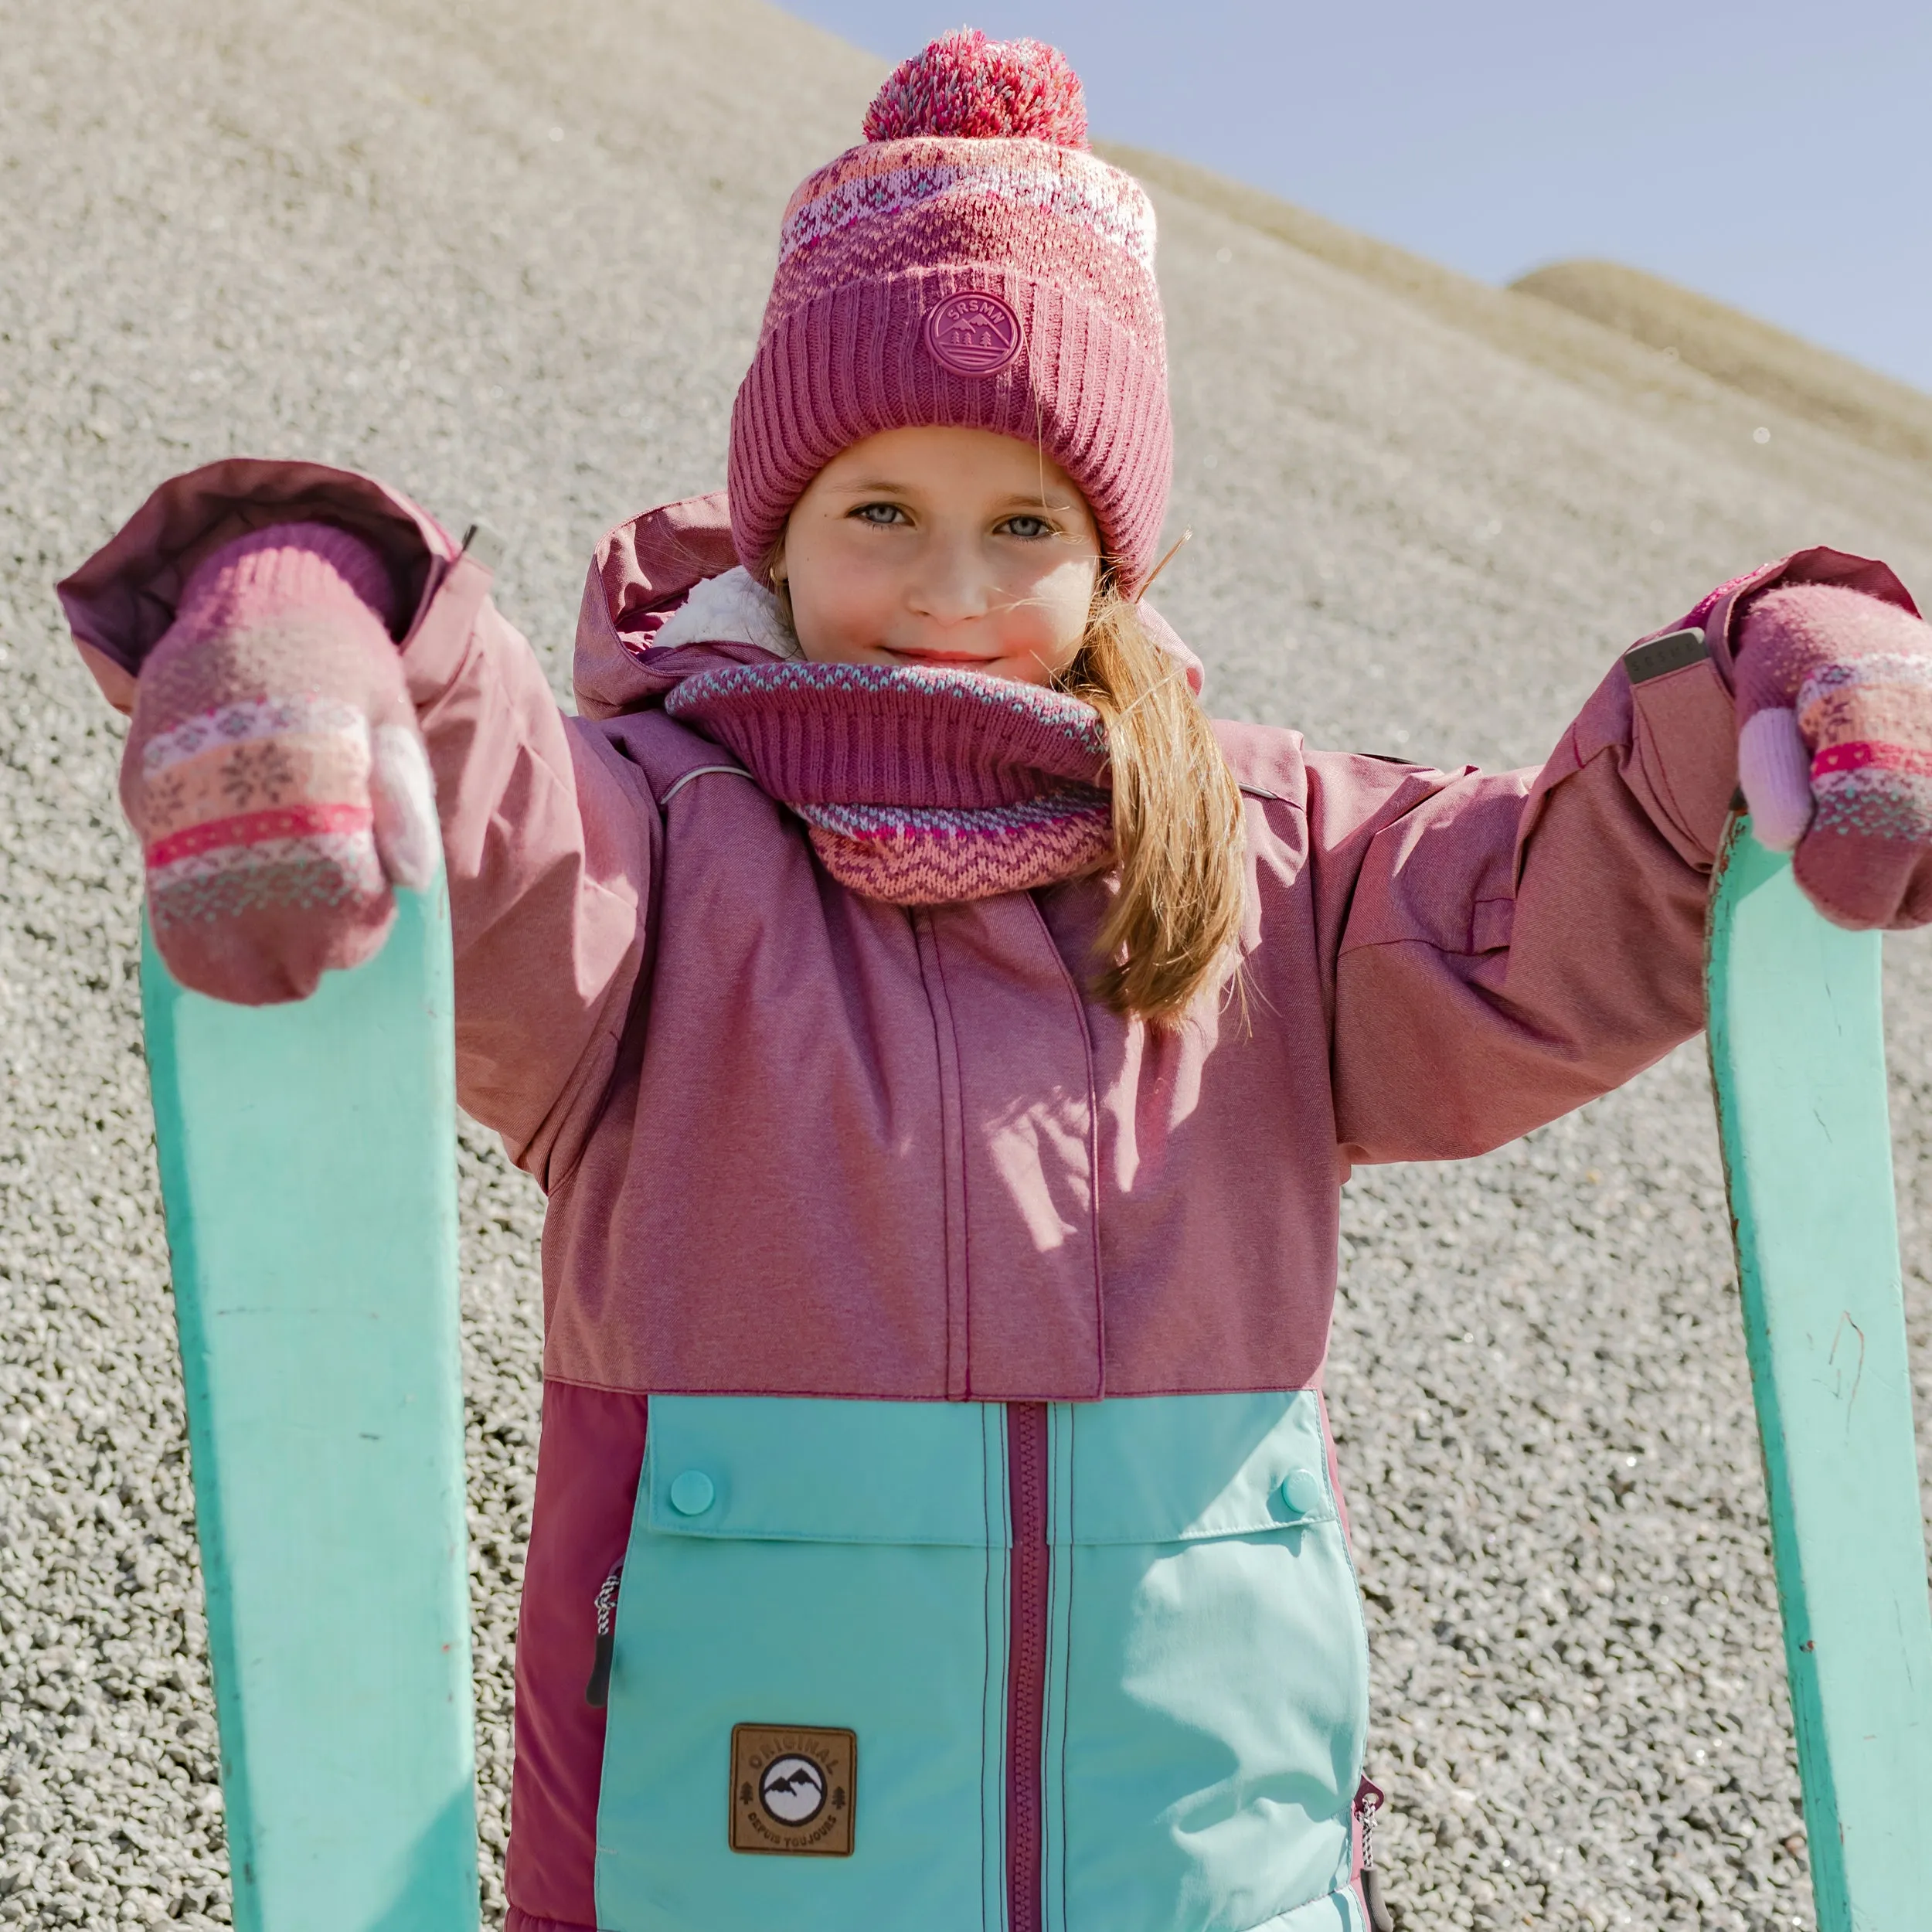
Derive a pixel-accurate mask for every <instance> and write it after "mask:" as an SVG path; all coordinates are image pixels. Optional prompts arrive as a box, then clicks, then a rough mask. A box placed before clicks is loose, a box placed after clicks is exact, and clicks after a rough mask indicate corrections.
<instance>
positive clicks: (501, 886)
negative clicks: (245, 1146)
mask: <svg viewBox="0 0 1932 1932" xmlns="http://www.w3.org/2000/svg"><path fill="white" fill-rule="evenodd" d="M488 587H489V573H488V570H487V569H486V568H485V567H483V566H482V565H481V563H480V562H479V561H478V560H476V559H475V558H474V557H471V556H462V555H460V554H459V553H458V551H457V546H456V545H454V543H451V540H450V539H449V538H448V537H447V536H446V535H445V534H444V532H443V531H442V530H441V529H439V528H438V527H437V526H436V525H435V524H434V522H432V521H431V520H430V519H429V518H428V517H427V516H426V515H424V514H423V512H421V511H420V510H418V509H417V508H416V507H415V506H414V505H413V504H410V502H407V501H406V499H404V498H401V497H400V496H398V495H395V494H394V493H393V492H390V491H389V490H387V489H386V488H383V486H382V485H379V484H377V483H375V482H373V481H371V480H369V478H366V477H362V476H359V475H356V474H354V473H352V472H350V471H342V470H335V469H330V468H325V467H323V466H321V465H320V464H306V463H302V464H298V463H264V462H254V461H231V462H227V463H221V464H213V465H211V466H210V467H209V468H206V469H202V470H198V471H193V472H192V473H191V474H188V475H185V476H182V477H178V478H175V479H173V480H172V481H170V482H168V483H167V484H165V485H163V486H162V488H161V489H159V490H158V491H157V492H155V495H154V496H152V497H151V498H149V500H148V502H147V503H146V504H145V505H143V506H142V508H141V509H140V510H139V511H138V512H136V514H135V515H134V517H133V518H132V519H131V520H130V521H129V522H128V525H127V526H126V527H125V528H124V529H123V530H122V531H121V532H120V533H119V535H117V536H116V537H114V539H112V541H111V542H110V543H108V544H107V546H105V547H104V549H102V550H100V552H99V553H97V555H96V556H94V557H93V558H91V559H90V560H89V561H88V562H87V563H86V564H84V565H83V566H82V567H81V568H80V570H77V572H76V573H74V574H73V576H72V577H70V578H69V579H67V580H66V582H65V583H63V585H62V586H61V587H60V590H61V597H62V600H63V604H65V606H66V610H67V614H68V617H69V620H70V622H71V624H72V625H73V631H74V635H75V638H76V641H77V643H78V644H79V645H80V649H81V651H82V654H83V656H84V657H85V658H86V659H87V663H88V666H89V668H90V670H92V671H93V672H94V675H95V677H96V679H97V680H98V682H100V685H101V687H102V689H103V690H104V692H106V694H107V697H108V698H109V699H110V701H111V702H113V703H114V704H115V705H116V706H117V708H118V709H121V710H123V711H125V712H128V713H130V714H131V716H132V719H133V726H132V729H131V732H130V733H129V736H128V745H127V748H126V751H125V753H124V759H123V767H122V780H121V795H122V798H123V801H124V804H126V806H127V808H128V814H129V817H130V818H131V820H132V821H133V822H134V827H135V829H136V831H137V832H138V834H139V835H140V836H141V844H142V849H143V855H144V858H145V862H146V872H147V896H148V913H149V917H150V920H151V923H152V927H153V929H154V931H155V937H156V940H157V942H158V944H159V945H160V947H161V949H162V954H163V955H164V957H165V958H166V959H167V960H168V964H169V965H170V967H171V968H172V969H173V970H174V971H175V974H176V975H177V976H178V977H179V978H182V979H183V980H184V981H186V982H187V983H189V985H193V986H195V987H196V988H198V989H199V990H200V991H202V992H207V993H209V994H212V995H215V996H216V997H218V998H228V999H238V1000H241V1001H243V1002H248V1003H251V1004H260V1003H264V1002H270V1001H274V1000H278V999H290V998H301V997H302V996H303V995H305V994H306V993H308V992H311V990H313V988H314V986H315V981H316V980H317V978H318V976H319V975H320V974H321V972H322V971H324V970H325V968H330V967H335V966H342V965H348V964H354V963H355V961H358V960H359V959H362V958H365V957H368V956H369V954H371V953H372V952H373V951H375V949H376V947H377V946H378V945H379V944H380V943H381V940H382V938H383V935H384V934H385V933H386V930H387V928H388V926H389V920H390V917H391V915H392V911H393V901H392V899H391V894H390V887H391V884H392V883H402V884H420V883H424V881H425V880H426V879H427V876H430V874H432V873H433V872H434V830H435V828H434V825H433V824H425V823H423V822H422V821H423V818H425V817H426V808H427V790H428V786H427V778H428V777H429V775H430V774H434V793H435V811H436V814H437V818H439V819H440V830H441V835H442V843H443V849H444V858H445V862H446V866H447V876H448V881H449V890H450V900H451V920H452V924H453V927H454V941H455V959H456V992H457V1087H458V1092H459V1095H460V1097H461V1100H462V1102H463V1104H464V1107H466V1108H468V1111H470V1112H471V1114H474V1115H475V1116H476V1117H478V1119H480V1120H481V1121H485V1123H486V1124H488V1125H490V1126H492V1127H494V1128H497V1129H498V1131H501V1132H502V1134H504V1135H505V1138H506V1139H507V1140H508V1141H509V1144H510V1146H511V1148H512V1153H513V1154H514V1155H515V1157H516V1158H518V1159H519V1161H520V1162H522V1165H525V1166H526V1167H528V1168H530V1169H531V1170H532V1172H535V1173H536V1175H538V1177H539V1179H546V1178H547V1176H548V1169H549V1165H550V1163H551V1162H552V1160H553V1158H554V1155H555V1153H556V1147H557V1143H558V1140H559V1136H560V1134H564V1133H566V1132H567V1124H568V1122H569V1121H570V1119H571V1117H573V1102H579V1101H582V1102H584V1103H586V1104H589V1103H590V1101H593V1100H594V1096H595V1095H596V1094H597V1093H598V1092H600V1091H601V1089H602V1087H603V1084H604V1081H605V1080H606V1079H607V1077H608V1073H609V1069H610V1065H611V1061H612V1060H613V1059H614V1054H615V1050H616V1040H617V1034H618V1033H619V1032H621V1029H622V1026H623V1024H624V1017H625V1015H626V1012H627V1011H628V1003H629V998H630V994H631V988H632V985H633V983H634V980H635V977H636V975H637V971H638V963H639V961H640V959H641V955H642V951H643V944H644V910H643V909H644V906H645V903H646V897H647V887H648V879H649V876H650V867H651V862H652V859H653V842H654V841H655V836H656V833H657V828H658V815H657V812H656V810H655V805H654V804H653V803H652V801H651V798H650V796H649V793H648V789H647V788H646V787H645V784H644V781H643V780H642V778H641V776H640V775H639V774H638V773H637V772H636V770H634V767H631V766H630V765H629V764H627V763H626V762H625V761H624V760H623V759H621V757H618V756H617V754H616V753H614V751H613V750H611V747H610V746H609V744H608V743H607V742H606V741H605V740H604V739H603V738H602V737H601V736H600V735H598V734H597V733H595V732H594V731H593V730H589V729H587V728H585V727H583V726H580V724H579V723H578V721H577V720H576V719H566V717H565V716H563V714H562V713H560V710H559V709H558V707H557V706H556V702H555V701H554V699H553V698H552V696H551V695H550V692H549V687H548V685H546V682H545V681H544V678H543V673H542V671H541V669H540V668H539V666H538V665H537V662H536V658H534V656H533V655H532V652H531V651H530V648H529V645H528V644H527V643H526V641H524V639H523V638H522V637H521V636H520V635H519V634H518V633H517V632H516V631H515V630H514V629H513V628H512V627H511V626H510V625H509V624H507V623H506V622H505V621H504V619H503V618H502V617H501V616H500V615H499V614H498V612H497V611H496V610H495V607H494V606H493V605H492V604H491V603H490V602H489V600H488ZM419 731H420V739H419V738H418V736H417V733H419ZM423 746H426V747H427V753H428V760H427V766H428V770H427V772H425V771H424V770H423V760H422V756H421V750H420V747H423ZM412 801H415V802H412Z"/></svg>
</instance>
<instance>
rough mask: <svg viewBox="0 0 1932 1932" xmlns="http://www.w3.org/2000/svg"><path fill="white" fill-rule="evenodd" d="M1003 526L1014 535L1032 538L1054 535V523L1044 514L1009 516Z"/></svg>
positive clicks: (1010, 534)
mask: <svg viewBox="0 0 1932 1932" xmlns="http://www.w3.org/2000/svg"><path fill="white" fill-rule="evenodd" d="M1002 527H1003V528H1004V529H1005V531H1006V532H1007V533H1008V534H1009V536H1018V537H1026V538H1029V539H1032V538H1037V537H1043V536H1053V525H1052V524H1050V523H1049V522H1047V520H1046V518H1045V517H1043V516H1009V518H1008V519H1006V522H1005V524H1004V526H1002Z"/></svg>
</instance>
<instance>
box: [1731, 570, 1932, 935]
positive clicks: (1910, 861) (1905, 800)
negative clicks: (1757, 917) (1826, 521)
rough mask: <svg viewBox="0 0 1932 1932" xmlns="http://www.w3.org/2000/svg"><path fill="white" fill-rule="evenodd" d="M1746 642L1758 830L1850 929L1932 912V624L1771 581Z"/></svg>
mask: <svg viewBox="0 0 1932 1932" xmlns="http://www.w3.org/2000/svg"><path fill="white" fill-rule="evenodd" d="M1739 642H1740V648H1739V650H1738V653H1737V674H1736V675H1737V715H1738V719H1739V722H1740V732H1739V736H1738V747H1737V763H1738V777H1739V781H1740V784H1742V786H1743V792H1744V798H1745V802H1746V803H1747V804H1748V805H1749V806H1750V813H1751V826H1752V829H1753V832H1755V834H1756V835H1757V838H1758V839H1759V841H1760V842H1761V843H1762V844H1764V845H1768V846H1770V848H1771V849H1772V850H1773V851H1774V852H1795V854H1796V856H1795V857H1794V859H1793V861H1792V864H1793V867H1794V870H1795V871H1796V872H1797V875H1798V883H1799V884H1800V885H1801V886H1803V887H1804V891H1805V893H1806V896H1808V898H1809V899H1810V900H1811V903H1812V904H1813V905H1815V906H1817V908H1818V910H1819V911H1820V912H1821V913H1824V915H1825V917H1826V918H1827V919H1829V920H1832V921H1833V922H1834V923H1835V924H1838V925H1840V926H1849V927H1892V928H1897V927H1907V926H1923V925H1924V924H1926V923H1928V922H1932V630H1929V629H1928V628H1927V626H1926V625H1925V624H1924V623H1923V622H1922V621H1920V619H1919V618H1917V617H1913V615H1912V614H1910V612H1909V611H1903V610H1901V609H1900V607H1898V606H1897V605H1896V604H1889V603H1886V602H1884V601H1883V600H1880V599H1879V598H1877V597H1867V596H1866V595H1865V594H1864V593H1863V592H1862V591H1859V590H1846V589H1844V588H1842V587H1839V586H1837V585H1834V584H1821V583H1791V584H1786V585H1784V586H1781V587H1780V588H1778V589H1777V590H1769V591H1767V592H1766V593H1765V594H1764V595H1763V596H1761V597H1759V598H1757V600H1756V601H1755V602H1753V604H1750V607H1748V609H1747V611H1746V613H1745V616H1744V620H1743V628H1742V631H1741V633H1740V640H1739Z"/></svg>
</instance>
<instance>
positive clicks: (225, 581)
mask: <svg viewBox="0 0 1932 1932" xmlns="http://www.w3.org/2000/svg"><path fill="white" fill-rule="evenodd" d="M331 607H334V608H335V609H338V610H340V611H343V612H344V613H345V614H356V615H369V614H373V615H374V616H375V617H376V619H377V620H378V621H379V622H380V623H381V624H383V628H385V629H386V630H388V631H392V632H393V630H394V628H395V617H396V594H395V591H394V589H393V587H392V586H391V584H390V582H389V572H388V570H386V568H385V566H384V565H383V560H382V559H381V558H380V557H379V556H378V555H377V554H376V551H375V550H374V549H373V548H372V547H371V546H369V544H367V543H364V542H363V541H362V539H361V538H359V537H356V536H351V535H350V534H349V532H348V531H346V530H344V529H338V528H337V527H336V526H335V525H333V524H329V523H276V524H271V525H270V526H269V527H268V528H267V529H265V530H254V531H251V532H250V533H249V534H248V535H247V536H241V537H237V538H236V539H235V540H234V541H233V543H224V544H223V546H221V548H220V549H219V550H216V551H213V552H212V553H210V554H209V556H206V557H204V558H203V559H202V561H201V562H200V563H199V564H198V565H196V567H195V570H194V571H193V573H192V575H191V576H190V577H189V580H188V583H187V586H186V587H185V590H183V592H182V600H181V605H180V608H179V611H178V612H177V614H176V617H175V623H176V624H177V625H178V626H179V627H182V628H185V629H187V630H189V631H199V632H201V633H202V634H207V633H209V632H212V631H217V630H223V629H228V628H236V627H238V626H250V625H253V624H260V623H261V622H263V621H265V620H269V619H272V618H274V617H277V616H279V615H281V614H284V613H285V612H287V611H295V610H299V611H308V612H319V611H325V610H328V609H329V608H331Z"/></svg>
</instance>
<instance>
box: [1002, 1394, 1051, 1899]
mask: <svg viewBox="0 0 1932 1932" xmlns="http://www.w3.org/2000/svg"><path fill="white" fill-rule="evenodd" d="M1006 1461H1007V1469H1008V1478H1007V1481H1008V1488H1009V1507H1010V1509H1011V1510H1012V1524H1013V1566H1012V1607H1011V1610H1010V1612H1009V1639H1008V1641H1009V1645H1010V1652H1009V1656H1010V1662H1009V1666H1008V1671H1007V1679H1006V1683H1007V1692H1006V1697H1007V1703H1006V1750H1007V1772H1006V1875H1007V1924H1008V1927H1009V1932H1041V1928H1040V1917H1041V1914H1040V1871H1041V1851H1040V1846H1041V1821H1040V1755H1041V1740H1042V1735H1043V1730H1044V1728H1045V1725H1046V1608H1047V1588H1048V1582H1049V1552H1048V1549H1047V1546H1046V1403H1043V1402H1009V1403H1008V1404H1007V1405H1006Z"/></svg>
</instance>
